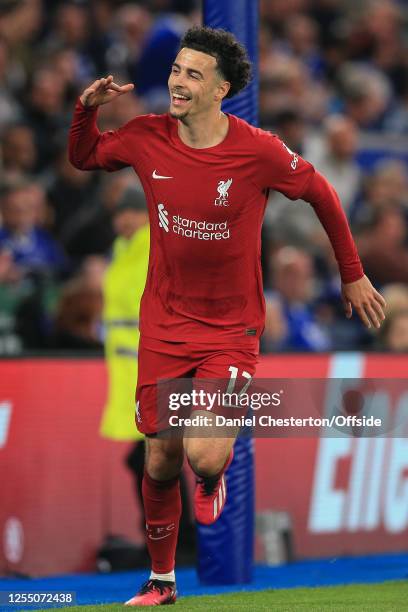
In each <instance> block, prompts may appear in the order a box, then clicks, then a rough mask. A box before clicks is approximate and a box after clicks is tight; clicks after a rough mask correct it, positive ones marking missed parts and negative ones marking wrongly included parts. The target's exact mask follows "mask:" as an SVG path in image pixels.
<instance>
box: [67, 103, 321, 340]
mask: <svg viewBox="0 0 408 612" xmlns="http://www.w3.org/2000/svg"><path fill="white" fill-rule="evenodd" d="M228 119H229V130H228V133H227V136H226V138H225V139H224V140H223V142H221V143H220V144H218V145H216V146H214V147H209V148H205V149H194V148H192V147H189V146H187V145H186V144H184V143H183V142H182V141H181V139H180V137H179V135H178V126H177V120H175V119H173V118H172V117H170V115H167V114H166V115H145V116H140V117H136V118H135V119H133V120H132V121H130V122H129V123H128V124H126V125H125V126H123V127H122V128H120V129H119V130H117V131H113V132H112V131H111V132H105V133H104V134H100V133H99V130H98V128H97V126H96V110H95V109H84V107H83V106H82V104H81V103H80V102H78V104H77V107H76V112H75V116H74V121H73V124H72V127H71V134H70V159H71V161H72V162H73V163H74V165H75V166H77V167H80V168H82V169H84V170H91V169H96V168H104V169H106V170H109V171H113V170H118V169H120V168H123V167H126V166H131V167H133V168H134V170H135V172H136V173H137V175H138V176H139V179H140V181H141V183H142V185H143V188H144V191H145V194H146V199H147V203H148V209H149V216H150V227H151V243H150V260H149V269H148V275H147V282H146V288H145V291H144V294H143V298H142V303H141V308H140V330H141V333H142V334H144V335H145V336H150V337H153V338H159V339H163V340H169V341H198V342H214V341H218V342H220V341H221V342H223V343H224V345H225V343H226V342H228V343H229V342H231V343H232V344H234V345H235V344H237V345H246V346H254V345H255V344H256V343H257V341H258V339H259V336H260V334H261V333H262V330H263V327H264V317H265V305H264V297H263V288H262V274H261V263H260V257H261V226H262V220H263V215H264V211H265V206H266V202H267V196H268V191H269V189H274V190H277V191H280V192H282V193H283V194H285V195H286V196H287V197H288V198H290V199H293V200H296V199H298V198H301V197H302V195H303V194H304V192H305V190H306V188H307V186H308V184H309V183H310V181H311V179H312V177H313V175H314V172H315V171H314V168H313V166H312V165H311V164H309V163H308V162H306V161H305V160H303V159H302V158H301V157H299V156H298V155H297V154H295V153H293V152H292V151H290V150H289V149H288V148H287V147H286V146H285V145H284V144H283V143H282V141H281V140H279V138H277V137H276V136H274V135H272V134H270V133H269V132H265V131H263V130H260V129H257V128H254V127H252V126H250V125H249V124H248V123H246V122H245V121H243V120H241V119H239V118H237V117H235V116H233V115H228Z"/></svg>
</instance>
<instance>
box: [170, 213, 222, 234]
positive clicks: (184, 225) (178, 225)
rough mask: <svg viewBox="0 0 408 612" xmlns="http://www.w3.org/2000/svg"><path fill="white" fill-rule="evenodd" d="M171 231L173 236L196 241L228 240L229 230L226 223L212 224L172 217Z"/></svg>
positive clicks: (177, 216)
mask: <svg viewBox="0 0 408 612" xmlns="http://www.w3.org/2000/svg"><path fill="white" fill-rule="evenodd" d="M172 220H173V225H172V229H173V232H174V233H175V234H178V235H179V236H184V238H197V240H228V238H229V237H230V230H229V228H228V221H221V222H220V223H213V222H211V221H196V220H194V219H186V218H184V217H180V216H179V215H173V217H172Z"/></svg>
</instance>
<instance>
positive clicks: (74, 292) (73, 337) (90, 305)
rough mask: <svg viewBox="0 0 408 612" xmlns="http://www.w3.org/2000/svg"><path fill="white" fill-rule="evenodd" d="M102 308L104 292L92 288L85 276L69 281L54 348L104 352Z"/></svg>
mask: <svg viewBox="0 0 408 612" xmlns="http://www.w3.org/2000/svg"><path fill="white" fill-rule="evenodd" d="M102 306H103V302H102V291H101V288H99V289H97V288H96V287H95V286H93V285H90V284H89V283H88V282H87V281H86V279H84V278H83V277H81V276H78V277H76V278H73V279H71V280H70V281H68V282H67V283H66V284H65V285H64V287H63V288H62V292H61V295H60V298H59V301H58V304H57V309H56V315H55V322H54V332H53V335H52V337H51V342H50V344H51V346H52V348H54V349H63V350H76V351H78V350H97V351H102V349H103V343H102V341H101V337H100V335H101V334H100V324H101V318H102Z"/></svg>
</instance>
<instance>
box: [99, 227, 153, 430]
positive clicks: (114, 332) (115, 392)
mask: <svg viewBox="0 0 408 612" xmlns="http://www.w3.org/2000/svg"><path fill="white" fill-rule="evenodd" d="M149 241H150V234H149V226H148V225H145V226H143V227H142V228H141V229H139V230H138V231H137V232H136V233H135V234H134V235H133V236H132V238H131V239H130V240H126V239H124V238H120V237H119V238H117V239H116V240H115V242H114V245H113V258H112V261H111V263H110V265H109V266H108V269H107V272H106V275H105V280H104V323H105V328H106V338H105V355H106V364H107V368H108V378H109V388H108V398H107V404H106V406H105V410H104V413H103V417H102V423H101V435H102V436H104V437H107V438H111V439H113V440H138V439H140V438H143V434H141V433H140V432H139V431H138V430H137V428H136V424H135V391H136V382H137V349H138V344H139V306H140V300H141V297H142V294H143V290H144V286H145V282H146V275H147V264H148V260H149Z"/></svg>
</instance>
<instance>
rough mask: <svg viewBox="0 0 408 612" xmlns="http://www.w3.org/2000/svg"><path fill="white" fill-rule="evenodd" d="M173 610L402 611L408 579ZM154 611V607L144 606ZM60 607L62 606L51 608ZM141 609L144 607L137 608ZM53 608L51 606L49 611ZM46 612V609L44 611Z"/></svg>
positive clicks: (182, 603)
mask: <svg viewBox="0 0 408 612" xmlns="http://www.w3.org/2000/svg"><path fill="white" fill-rule="evenodd" d="M175 605H176V608H171V609H174V610H186V611H188V612H195V610H206V611H207V612H228V611H229V610H234V611H235V610H242V612H253V611H255V612H256V611H258V610H265V611H267V610H268V611H276V612H278V611H279V612H292V611H294V612H297V611H298V610H299V611H300V612H303V611H304V612H332V611H333V612H340V611H341V612H350V610H353V611H354V610H355V611H356V612H357V611H358V612H363V611H367V612H377V611H378V612H394V611H395V612H397V611H398V612H402V610H408V581H407V582H405V581H393V582H384V583H381V584H353V585H346V586H335V587H321V588H313V589H312V588H307V589H303V588H297V589H276V590H268V591H252V592H248V591H245V592H240V593H229V594H226V595H204V596H195V597H181V598H180V599H178V600H177V602H176V604H175ZM147 608H149V610H151V609H152V608H153V606H146V607H144V608H143V609H147ZM52 609H53V610H61V608H52ZM66 609H68V610H69V611H70V612H71V611H72V612H74V611H75V612H91V611H92V612H117V611H118V610H122V611H124V610H132V609H135V608H126V607H124V606H123V605H122V604H120V603H117V604H109V605H92V606H72V607H69V608H66ZM137 609H139V610H140V609H142V608H137ZM49 610H50V608H48V612H49ZM44 612H45V611H44Z"/></svg>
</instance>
